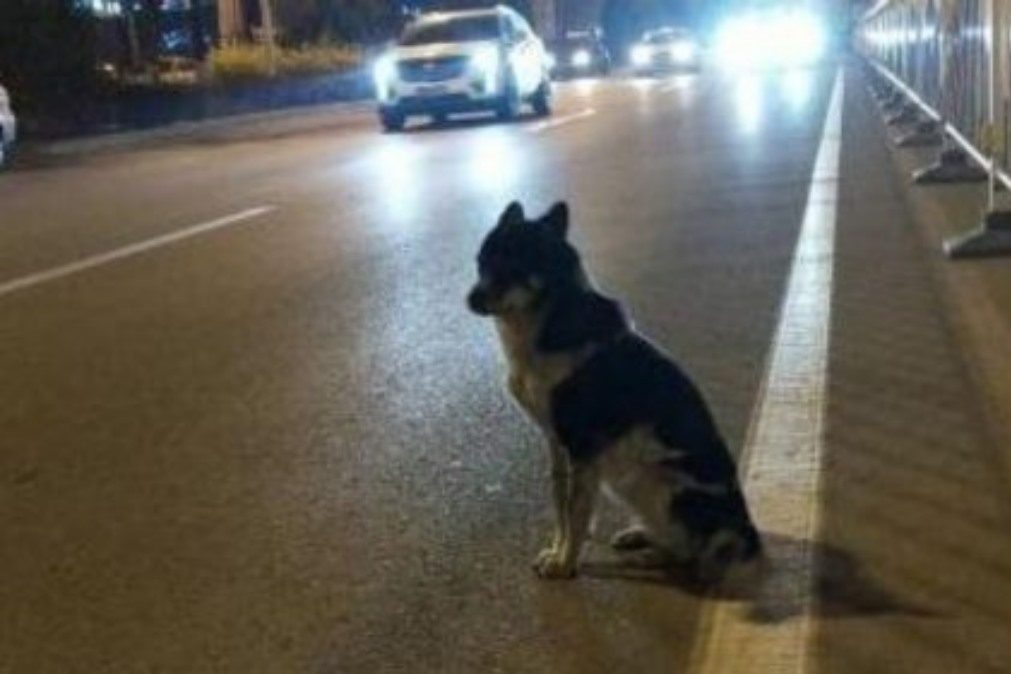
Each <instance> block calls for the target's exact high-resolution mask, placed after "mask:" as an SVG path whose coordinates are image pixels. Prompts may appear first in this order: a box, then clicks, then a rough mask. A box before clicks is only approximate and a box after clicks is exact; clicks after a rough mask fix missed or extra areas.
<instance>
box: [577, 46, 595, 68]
mask: <svg viewBox="0 0 1011 674" xmlns="http://www.w3.org/2000/svg"><path fill="white" fill-rule="evenodd" d="M591 63H593V56H591V55H590V52H589V51H587V50H586V49H578V50H576V51H575V52H574V53H573V54H572V67H573V68H589V67H590V64H591Z"/></svg>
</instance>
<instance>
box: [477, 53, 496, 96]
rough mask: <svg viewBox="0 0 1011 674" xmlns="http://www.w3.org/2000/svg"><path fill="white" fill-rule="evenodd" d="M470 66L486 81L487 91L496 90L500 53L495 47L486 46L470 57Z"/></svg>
mask: <svg viewBox="0 0 1011 674" xmlns="http://www.w3.org/2000/svg"><path fill="white" fill-rule="evenodd" d="M470 66H471V68H473V70H474V72H475V73H476V74H477V75H478V76H479V77H480V78H481V79H482V81H483V82H484V88H485V90H486V91H495V85H496V84H497V82H498V71H499V53H498V49H496V48H495V47H484V48H482V49H479V50H478V51H476V52H474V54H473V55H472V56H471V57H470Z"/></svg>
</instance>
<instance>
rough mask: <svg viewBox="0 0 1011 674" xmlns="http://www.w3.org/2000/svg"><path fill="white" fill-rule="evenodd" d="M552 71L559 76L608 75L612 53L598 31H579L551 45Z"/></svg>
mask: <svg viewBox="0 0 1011 674" xmlns="http://www.w3.org/2000/svg"><path fill="white" fill-rule="evenodd" d="M550 55H551V56H550V58H551V72H552V74H553V75H555V76H557V77H581V76H584V75H606V74H607V73H609V72H610V71H611V54H610V52H608V50H607V46H606V45H604V42H603V40H602V39H601V36H600V33H599V32H598V31H579V32H572V33H569V34H568V35H566V36H565V37H564V38H562V39H561V40H556V41H555V42H553V43H552V44H551V45H550Z"/></svg>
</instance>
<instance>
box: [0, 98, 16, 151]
mask: <svg viewBox="0 0 1011 674" xmlns="http://www.w3.org/2000/svg"><path fill="white" fill-rule="evenodd" d="M17 128H18V125H17V120H16V119H15V118H14V111H13V110H12V109H11V99H10V96H8V95H7V90H6V89H4V88H3V85H2V84H0V168H2V167H3V166H4V165H5V164H6V162H7V158H8V157H9V156H10V151H11V148H13V147H14V141H15V140H16V139H17V135H18V134H17Z"/></svg>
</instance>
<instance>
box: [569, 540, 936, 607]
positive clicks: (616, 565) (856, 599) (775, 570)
mask: <svg viewBox="0 0 1011 674" xmlns="http://www.w3.org/2000/svg"><path fill="white" fill-rule="evenodd" d="M763 540H764V543H765V555H764V559H762V560H760V561H759V562H757V563H755V564H753V565H749V568H748V569H747V570H746V572H745V573H744V574H734V575H733V576H732V577H731V578H729V579H728V580H726V581H724V582H723V583H721V584H719V585H716V586H714V585H710V584H704V583H701V582H699V581H698V580H697V579H696V578H694V577H693V576H692V575H691V574H690V573H689V572H688V570H687V569H684V568H679V567H671V566H670V564H669V563H663V562H662V561H660V560H657V559H656V558H652V559H651V558H650V556H649V555H648V554H647V555H639V556H636V555H627V556H617V555H614V556H613V557H614V558H613V559H610V560H599V561H590V562H587V563H584V564H583V566H582V569H581V571H582V573H584V574H585V575H587V576H590V577H594V578H601V579H620V580H626V581H630V582H640V583H650V584H656V585H664V586H667V587H673V588H676V589H678V590H680V591H682V592H685V593H687V594H690V595H693V596H696V597H698V598H700V599H709V600H715V601H733V602H739V603H744V604H746V605H748V609H747V611H746V615H747V618H748V620H750V621H752V622H755V623H763V624H774V623H780V622H784V621H786V620H789V619H791V618H794V617H797V616H800V615H801V614H802V613H806V612H813V613H815V614H816V615H819V616H822V617H827V618H847V617H858V616H882V615H904V616H913V617H931V618H936V617H941V616H940V614H938V613H937V612H935V611H933V610H930V609H927V608H925V607H923V606H918V605H916V604H914V603H912V602H909V601H904V600H902V599H900V598H899V597H897V596H895V595H894V594H893V593H892V592H890V591H889V590H888V589H887V588H885V587H884V586H883V585H882V584H881V583H880V582H878V581H877V580H875V579H874V578H872V577H871V576H870V575H869V574H867V573H866V571H865V570H864V569H863V566H862V565H861V564H860V562H859V561H858V560H857V559H856V558H854V557H853V556H852V555H851V554H849V553H848V552H846V551H844V550H842V549H840V548H837V547H834V546H831V545H826V544H824V543H819V542H812V541H808V540H801V539H796V538H791V537H786V536H780V535H772V534H767V535H765V536H764V538H763ZM810 569H813V570H814V571H813V574H814V577H813V578H811V577H810V576H809V573H812V572H811V571H810ZM805 586H813V591H812V592H813V596H814V601H813V602H812V601H809V596H810V595H809V594H808V593H807V592H805V591H804V589H803V588H804V587H805Z"/></svg>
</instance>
